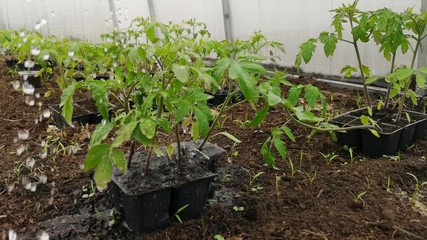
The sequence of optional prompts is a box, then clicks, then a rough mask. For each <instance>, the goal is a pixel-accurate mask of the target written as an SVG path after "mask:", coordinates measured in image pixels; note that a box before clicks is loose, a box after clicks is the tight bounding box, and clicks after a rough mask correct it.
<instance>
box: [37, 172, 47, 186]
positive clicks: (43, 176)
mask: <svg viewBox="0 0 427 240" xmlns="http://www.w3.org/2000/svg"><path fill="white" fill-rule="evenodd" d="M46 182H47V176H46V175H44V174H43V175H41V176H40V177H39V183H43V184H45V183H46Z"/></svg>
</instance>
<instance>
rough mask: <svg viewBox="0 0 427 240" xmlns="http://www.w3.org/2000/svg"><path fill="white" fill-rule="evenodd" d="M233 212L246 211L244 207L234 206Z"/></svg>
mask: <svg viewBox="0 0 427 240" xmlns="http://www.w3.org/2000/svg"><path fill="white" fill-rule="evenodd" d="M233 210H234V211H236V212H243V210H245V208H244V207H238V206H233Z"/></svg>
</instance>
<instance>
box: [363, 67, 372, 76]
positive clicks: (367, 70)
mask: <svg viewBox="0 0 427 240" xmlns="http://www.w3.org/2000/svg"><path fill="white" fill-rule="evenodd" d="M362 71H363V73H364V74H365V76H366V77H369V76H371V69H370V68H369V67H368V66H365V65H362Z"/></svg>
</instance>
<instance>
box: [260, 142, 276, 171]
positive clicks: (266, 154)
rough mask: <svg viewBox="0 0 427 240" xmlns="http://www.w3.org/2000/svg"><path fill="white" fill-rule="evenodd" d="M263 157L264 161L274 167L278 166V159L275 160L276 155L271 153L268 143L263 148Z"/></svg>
mask: <svg viewBox="0 0 427 240" xmlns="http://www.w3.org/2000/svg"><path fill="white" fill-rule="evenodd" d="M261 155H262V157H263V158H264V161H265V162H266V163H267V164H268V165H270V166H272V167H274V166H276V159H275V158H274V154H273V153H272V152H271V151H270V149H269V148H268V146H267V143H264V144H263V145H262V147H261Z"/></svg>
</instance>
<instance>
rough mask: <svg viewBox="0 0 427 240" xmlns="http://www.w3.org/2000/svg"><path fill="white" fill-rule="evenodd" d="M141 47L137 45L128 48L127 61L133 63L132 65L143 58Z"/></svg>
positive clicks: (138, 62)
mask: <svg viewBox="0 0 427 240" xmlns="http://www.w3.org/2000/svg"><path fill="white" fill-rule="evenodd" d="M142 51H143V49H142V48H139V47H133V48H131V49H130V50H129V53H128V54H129V55H128V57H129V61H130V62H131V63H132V64H133V65H138V64H140V63H141V62H142V60H143V54H142Z"/></svg>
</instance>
